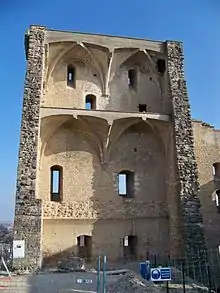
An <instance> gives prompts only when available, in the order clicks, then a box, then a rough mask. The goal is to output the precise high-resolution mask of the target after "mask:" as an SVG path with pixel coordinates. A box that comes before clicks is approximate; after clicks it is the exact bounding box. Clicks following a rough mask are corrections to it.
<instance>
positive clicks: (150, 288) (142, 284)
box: [106, 272, 161, 293]
mask: <svg viewBox="0 0 220 293" xmlns="http://www.w3.org/2000/svg"><path fill="white" fill-rule="evenodd" d="M160 291H161V290H160V288H158V287H157V286H155V285H154V283H153V282H150V281H146V280H144V279H143V278H141V277H140V276H138V275H136V274H135V273H134V272H127V273H126V274H124V275H123V276H122V277H121V278H120V279H119V280H117V281H115V282H113V283H109V284H108V285H107V288H106V293H125V292H126V293H145V292H148V293H158V292H160Z"/></svg>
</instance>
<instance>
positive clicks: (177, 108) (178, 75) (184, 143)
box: [166, 41, 206, 260]
mask: <svg viewBox="0 0 220 293" xmlns="http://www.w3.org/2000/svg"><path fill="white" fill-rule="evenodd" d="M166 45H167V54H168V59H167V62H168V64H167V65H168V76H169V81H170V93H171V98H172V105H173V120H174V134H175V143H176V159H177V168H178V175H179V180H180V202H181V209H182V220H183V233H184V235H183V238H184V247H185V254H186V256H187V258H188V259H191V260H195V259H198V258H200V259H203V258H204V259H205V258H206V241H205V237H204V231H203V219H202V215H201V211H200V206H201V205H200V199H199V178H198V171H197V164H196V158H195V153H194V139H193V128H192V119H191V111H190V103H189V99H188V95H187V87H186V82H185V78H184V58H183V47H182V43H180V42H173V41H167V42H166Z"/></svg>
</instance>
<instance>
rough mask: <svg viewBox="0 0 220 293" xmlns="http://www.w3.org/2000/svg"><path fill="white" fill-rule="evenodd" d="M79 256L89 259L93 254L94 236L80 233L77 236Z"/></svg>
mask: <svg viewBox="0 0 220 293" xmlns="http://www.w3.org/2000/svg"><path fill="white" fill-rule="evenodd" d="M77 247H78V256H79V257H82V258H85V259H87V260H89V259H90V258H91V256H92V237H91V236H88V235H80V236H78V237H77Z"/></svg>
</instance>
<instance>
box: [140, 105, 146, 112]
mask: <svg viewBox="0 0 220 293" xmlns="http://www.w3.org/2000/svg"><path fill="white" fill-rule="evenodd" d="M138 109H139V112H147V105H146V104H139V105H138Z"/></svg>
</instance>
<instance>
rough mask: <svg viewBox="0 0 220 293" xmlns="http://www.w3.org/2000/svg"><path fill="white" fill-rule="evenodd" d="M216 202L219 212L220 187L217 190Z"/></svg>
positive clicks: (219, 211)
mask: <svg viewBox="0 0 220 293" xmlns="http://www.w3.org/2000/svg"><path fill="white" fill-rule="evenodd" d="M215 204H216V207H217V209H218V213H220V189H218V190H216V192H215Z"/></svg>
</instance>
